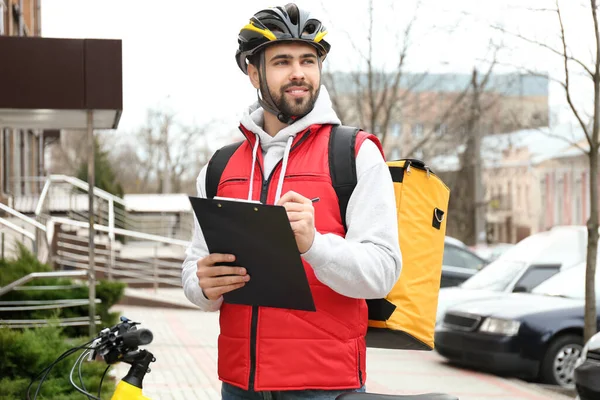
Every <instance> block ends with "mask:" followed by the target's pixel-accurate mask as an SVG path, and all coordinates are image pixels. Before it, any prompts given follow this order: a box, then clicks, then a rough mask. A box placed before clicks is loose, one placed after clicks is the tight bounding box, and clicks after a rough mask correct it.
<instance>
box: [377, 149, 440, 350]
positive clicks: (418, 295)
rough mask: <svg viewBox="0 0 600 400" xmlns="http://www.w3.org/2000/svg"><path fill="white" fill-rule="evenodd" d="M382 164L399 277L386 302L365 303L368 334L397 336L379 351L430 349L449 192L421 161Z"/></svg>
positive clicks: (388, 338)
mask: <svg viewBox="0 0 600 400" xmlns="http://www.w3.org/2000/svg"><path fill="white" fill-rule="evenodd" d="M387 164H388V166H389V168H390V172H391V174H392V180H393V181H394V191H395V193H396V210H397V215H398V235H399V242H400V251H401V252H402V273H401V274H400V279H399V280H398V281H397V282H396V284H395V285H394V288H393V289H392V291H391V292H390V293H389V294H388V295H387V296H386V298H385V299H379V300H368V301H367V303H368V305H369V327H371V328H375V329H371V330H370V332H369V334H370V335H371V336H373V337H377V334H378V329H376V328H383V329H387V330H389V331H392V332H397V333H398V334H397V335H395V336H396V338H394V337H393V336H389V335H388V336H386V337H387V340H384V341H383V343H382V344H381V345H382V347H398V348H411V349H423V350H431V349H433V348H434V341H433V336H434V328H435V320H436V312H437V304H438V294H439V290H440V279H441V274H442V259H443V255H444V239H445V235H446V216H447V210H448V203H449V199H450V190H449V189H448V187H447V186H446V185H445V184H444V182H442V180H441V179H440V178H439V177H438V176H437V175H435V174H434V173H433V172H432V171H431V170H430V169H429V168H428V167H427V166H425V165H424V164H423V163H422V162H421V161H418V160H399V161H388V163H387ZM379 333H381V332H379ZM369 342H372V343H373V344H376V343H377V340H369ZM386 342H387V344H386ZM394 344H396V345H394Z"/></svg>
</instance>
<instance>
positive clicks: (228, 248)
mask: <svg viewBox="0 0 600 400" xmlns="http://www.w3.org/2000/svg"><path fill="white" fill-rule="evenodd" d="M188 197H189V199H190V202H191V204H192V209H193V210H194V213H195V215H196V219H197V220H198V223H199V224H200V227H201V229H202V233H203V235H204V238H205V240H206V244H207V246H208V250H209V251H210V253H225V254H233V255H235V257H236V260H235V261H234V262H233V263H225V264H224V265H235V266H241V267H244V268H246V270H247V271H248V274H249V275H250V280H249V281H248V282H246V284H245V285H244V286H243V287H241V288H239V289H235V290H233V291H231V292H229V293H225V294H224V295H223V301H224V302H227V303H231V304H244V305H251V306H263V307H274V308H286V309H293V310H302V311H316V308H315V304H314V300H313V297H312V292H311V290H310V286H309V285H308V278H307V276H306V272H305V270H304V265H303V263H302V258H301V256H300V252H299V251H298V246H297V244H296V239H295V238H294V233H293V232H292V227H291V226H290V222H289V220H288V217H287V213H286V211H285V208H284V207H282V206H276V205H266V204H261V203H257V202H247V201H243V200H242V201H240V200H237V199H231V200H228V199H223V198H214V199H205V198H200V197H193V196H188Z"/></svg>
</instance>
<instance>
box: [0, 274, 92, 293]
mask: <svg viewBox="0 0 600 400" xmlns="http://www.w3.org/2000/svg"><path fill="white" fill-rule="evenodd" d="M75 276H82V277H84V276H87V271H52V272H32V273H30V274H28V275H25V276H24V277H22V278H19V279H17V280H16V281H13V282H11V283H9V284H8V285H6V286H4V287H0V296H2V295H3V294H6V293H8V292H10V291H11V290H13V289H14V288H16V287H17V286H23V285H24V284H26V283H27V282H30V281H32V280H34V279H36V278H66V277H75Z"/></svg>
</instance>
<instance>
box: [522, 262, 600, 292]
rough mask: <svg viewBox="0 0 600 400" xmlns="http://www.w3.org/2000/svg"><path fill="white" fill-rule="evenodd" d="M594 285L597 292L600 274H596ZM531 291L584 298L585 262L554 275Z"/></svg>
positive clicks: (599, 287) (599, 284) (599, 288)
mask: <svg viewBox="0 0 600 400" xmlns="http://www.w3.org/2000/svg"><path fill="white" fill-rule="evenodd" d="M595 287H596V293H598V291H599V290H600V274H596V285H595ZM531 293H535V294H542V295H546V296H560V297H569V298H572V299H581V300H583V299H585V264H580V265H578V266H576V267H573V268H569V269H567V270H564V271H562V272H560V273H558V274H556V275H554V276H553V277H551V278H549V279H548V280H546V281H545V282H543V283H541V284H540V285H539V286H538V287H536V288H535V289H533V290H532V291H531Z"/></svg>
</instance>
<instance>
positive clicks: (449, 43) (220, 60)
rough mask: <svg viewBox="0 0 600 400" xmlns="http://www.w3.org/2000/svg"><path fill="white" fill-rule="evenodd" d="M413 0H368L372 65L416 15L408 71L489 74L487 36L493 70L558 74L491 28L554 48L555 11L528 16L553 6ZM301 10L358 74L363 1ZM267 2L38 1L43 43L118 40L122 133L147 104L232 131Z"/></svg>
mask: <svg viewBox="0 0 600 400" xmlns="http://www.w3.org/2000/svg"><path fill="white" fill-rule="evenodd" d="M416 1H417V0H405V1H402V2H399V1H395V2H394V1H390V0H373V3H374V9H375V21H376V24H375V30H374V38H375V47H374V55H375V60H376V64H377V65H378V66H381V67H386V66H387V67H393V65H395V63H396V62H397V54H398V52H397V46H396V43H398V41H397V39H396V36H397V35H400V36H401V33H402V32H403V29H404V27H405V26H406V25H407V24H408V22H409V21H410V20H411V19H412V17H413V16H414V15H415V10H416V15H417V17H416V22H415V24H414V30H413V32H412V35H411V47H410V50H409V56H408V59H407V67H408V68H409V69H410V70H411V71H415V72H421V71H432V72H465V73H469V72H470V71H471V69H472V68H473V66H474V65H478V66H479V68H481V70H485V68H486V67H487V65H488V64H487V62H486V58H487V59H489V55H490V54H491V53H490V51H489V43H490V40H491V39H493V40H494V41H495V43H500V42H502V43H503V44H504V45H505V48H503V50H501V52H500V53H499V54H500V59H501V64H502V65H499V66H498V67H497V69H496V71H498V72H502V71H509V70H514V68H513V67H511V66H510V65H525V66H527V67H528V68H531V69H536V70H539V71H549V72H550V73H551V74H553V75H554V76H557V77H560V73H561V67H562V64H561V62H560V59H558V58H557V57H554V56H552V55H551V53H550V52H548V51H546V50H543V49H541V48H539V47H537V46H526V45H525V43H524V42H523V41H522V40H518V39H513V38H510V37H507V36H506V35H501V34H500V33H499V32H498V31H496V30H493V29H491V28H490V25H492V24H497V25H501V26H504V27H505V28H506V29H509V30H511V31H514V32H521V33H522V34H523V35H526V36H527V37H530V38H539V39H540V40H543V41H547V42H548V43H551V44H552V45H557V44H558V43H557V42H556V39H557V37H556V34H557V32H558V30H557V28H558V23H557V19H556V14H555V13H549V12H543V11H537V12H531V11H526V10H524V8H525V7H531V8H548V7H552V6H553V5H554V1H549V0H545V1H544V0H520V1H519V0H505V1H496V2H492V1H482V0H453V1H452V2H448V1H445V0H422V1H421V3H420V6H419V7H418V8H417V7H416ZM282 4H284V3H282ZM297 4H299V5H300V6H301V7H306V8H309V9H311V10H313V11H314V12H315V13H316V14H317V15H319V16H320V17H321V18H322V19H323V21H324V22H325V24H326V26H327V27H328V28H329V29H328V30H329V33H328V35H327V36H326V39H327V40H329V42H330V43H331V44H332V51H331V54H330V56H329V57H328V59H327V60H326V63H327V67H328V68H330V69H332V70H345V71H349V70H355V69H356V68H358V67H359V66H360V65H361V61H360V56H359V55H358V53H357V51H356V48H358V49H363V50H364V49H365V48H366V47H365V46H366V43H367V39H366V27H367V23H368V19H367V18H366V15H368V12H367V10H368V8H367V7H368V1H367V0H353V1H352V2H350V1H348V0H342V1H340V0H327V1H323V0H302V1H298V2H297ZM561 4H563V7H564V18H565V22H566V23H568V28H567V34H568V35H569V38H571V39H573V40H572V43H574V45H575V46H576V47H574V49H573V50H574V51H576V53H577V54H578V55H580V56H581V57H582V58H583V59H585V60H586V61H588V60H590V59H591V55H590V53H589V50H588V49H589V48H590V46H591V45H593V40H590V39H593V36H592V35H591V31H590V29H591V17H589V11H588V12H587V13H585V11H586V10H585V9H584V8H583V7H582V6H580V5H579V0H568V1H562V3H561ZM583 4H585V3H583ZM272 5H274V3H273V2H272V0H268V1H262V0H256V1H250V0H245V1H241V0H227V1H200V0H168V1H165V0H43V1H42V36H45V37H62V38H106V39H120V40H122V43H123V100H124V110H123V115H122V118H121V121H120V125H119V129H118V130H119V131H122V132H124V133H125V134H127V133H128V132H133V131H134V130H135V129H136V127H139V126H140V125H142V124H143V123H144V120H145V115H146V110H147V109H148V108H151V107H162V108H169V109H171V110H173V111H175V112H176V114H177V116H178V118H179V119H180V121H181V122H183V123H188V124H198V125H202V124H204V123H209V122H211V121H214V120H217V121H221V122H222V123H223V124H224V125H222V126H229V125H231V128H232V130H234V129H235V128H236V125H237V122H238V120H239V116H240V114H241V113H242V112H243V110H244V109H245V108H246V107H247V106H248V105H250V104H251V103H252V102H254V101H255V100H256V91H255V89H254V88H253V87H252V86H251V84H250V82H249V80H248V77H247V76H246V75H244V74H243V73H242V72H241V71H240V70H239V69H238V67H237V65H236V63H235V59H234V55H235V51H236V47H237V33H238V32H239V29H240V28H241V27H242V26H243V25H245V24H246V23H247V22H248V19H249V18H250V17H251V16H252V15H253V14H254V13H255V12H256V11H258V10H259V9H261V8H264V7H268V6H272ZM584 21H585V22H589V23H583V22H584ZM588 86H589V85H588ZM550 93H551V97H550V105H551V106H553V107H559V106H562V107H563V109H564V106H565V105H564V95H563V92H562V91H561V90H560V87H558V86H557V85H552V86H551V92H550ZM577 94H578V95H577V96H576V98H577V100H578V101H582V102H585V103H586V104H587V103H589V102H588V101H587V100H588V99H589V93H586V92H585V91H584V90H580V89H578V91H577ZM586 96H588V97H586ZM565 118H568V115H567V114H565Z"/></svg>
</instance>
